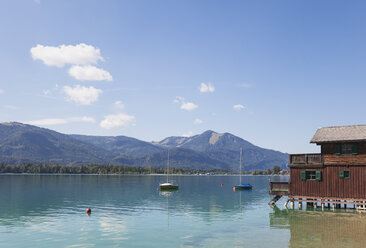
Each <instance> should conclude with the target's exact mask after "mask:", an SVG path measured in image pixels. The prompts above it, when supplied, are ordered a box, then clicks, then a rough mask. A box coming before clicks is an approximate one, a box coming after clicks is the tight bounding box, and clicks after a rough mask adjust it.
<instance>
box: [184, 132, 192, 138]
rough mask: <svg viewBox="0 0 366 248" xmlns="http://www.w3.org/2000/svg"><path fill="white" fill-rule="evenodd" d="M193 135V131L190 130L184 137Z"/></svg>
mask: <svg viewBox="0 0 366 248" xmlns="http://www.w3.org/2000/svg"><path fill="white" fill-rule="evenodd" d="M192 135H193V132H192V131H189V132H188V133H185V134H182V136H183V137H191V136H192Z"/></svg>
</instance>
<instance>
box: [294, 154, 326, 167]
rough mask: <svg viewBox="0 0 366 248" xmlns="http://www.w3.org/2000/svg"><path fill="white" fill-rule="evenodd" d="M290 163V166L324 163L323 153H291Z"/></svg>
mask: <svg viewBox="0 0 366 248" xmlns="http://www.w3.org/2000/svg"><path fill="white" fill-rule="evenodd" d="M289 165H290V166H299V165H301V166H304V165H306V166H307V165H309V166H312V165H314V166H319V165H323V155H322V154H321V153H308V154H290V155H289Z"/></svg>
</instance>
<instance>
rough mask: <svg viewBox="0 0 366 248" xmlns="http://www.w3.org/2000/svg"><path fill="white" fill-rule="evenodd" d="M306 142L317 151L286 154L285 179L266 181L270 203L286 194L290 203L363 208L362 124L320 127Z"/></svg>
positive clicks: (365, 135)
mask: <svg viewBox="0 0 366 248" xmlns="http://www.w3.org/2000/svg"><path fill="white" fill-rule="evenodd" d="M310 143H315V144H317V145H319V146H320V147H321V153H316V154H315V153H312V154H290V155H289V167H290V179H289V182H270V194H271V195H274V196H275V197H274V198H273V200H272V201H271V202H270V204H274V203H275V202H276V201H277V200H278V199H279V198H281V196H284V195H286V196H288V199H287V201H286V205H287V203H288V202H290V203H291V207H293V206H294V202H298V203H299V207H302V203H303V202H306V203H307V204H308V205H312V206H314V207H317V206H318V205H319V204H320V206H321V207H323V208H324V206H327V207H330V206H332V207H333V208H339V207H341V204H343V205H344V207H347V206H350V205H351V206H353V207H355V208H357V209H366V208H365V207H366V125H354V126H339V127H324V128H320V129H318V130H317V131H316V133H315V135H314V137H313V138H312V139H311V141H310Z"/></svg>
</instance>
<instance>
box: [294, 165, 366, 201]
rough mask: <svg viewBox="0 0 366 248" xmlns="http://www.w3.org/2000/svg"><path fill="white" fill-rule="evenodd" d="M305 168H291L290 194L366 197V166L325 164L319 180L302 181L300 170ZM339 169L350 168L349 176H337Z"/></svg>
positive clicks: (321, 169)
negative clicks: (346, 177) (347, 177)
mask: <svg viewBox="0 0 366 248" xmlns="http://www.w3.org/2000/svg"><path fill="white" fill-rule="evenodd" d="M305 169H306V168H304V167H303V168H291V171H290V176H291V177H290V178H291V179H290V194H291V195H298V196H318V197H342V198H366V166H352V167H350V166H348V167H347V166H326V167H323V168H317V169H315V168H314V169H315V170H320V171H322V180H321V181H302V180H301V177H300V171H301V170H305ZM340 170H350V171H351V178H350V179H345V178H339V171H340Z"/></svg>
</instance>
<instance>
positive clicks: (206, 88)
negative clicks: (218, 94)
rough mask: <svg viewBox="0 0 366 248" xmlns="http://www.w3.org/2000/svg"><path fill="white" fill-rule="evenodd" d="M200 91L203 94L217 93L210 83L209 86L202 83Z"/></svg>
mask: <svg viewBox="0 0 366 248" xmlns="http://www.w3.org/2000/svg"><path fill="white" fill-rule="evenodd" d="M200 91H201V92H202V93H207V92H211V93H212V92H214V91H215V87H214V86H213V85H212V84H211V83H208V84H205V83H201V87H200Z"/></svg>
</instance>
